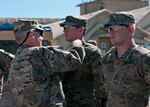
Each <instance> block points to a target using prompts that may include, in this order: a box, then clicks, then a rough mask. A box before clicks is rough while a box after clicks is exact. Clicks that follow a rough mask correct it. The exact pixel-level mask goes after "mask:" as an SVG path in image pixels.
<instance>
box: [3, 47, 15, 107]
mask: <svg viewBox="0 0 150 107" xmlns="http://www.w3.org/2000/svg"><path fill="white" fill-rule="evenodd" d="M13 58H14V55H12V54H10V53H7V52H5V51H4V50H2V49H1V50H0V87H1V88H0V94H1V96H0V97H1V98H0V107H15V99H14V96H13V94H12V92H11V88H10V85H9V84H8V81H7V79H8V75H9V68H10V64H11V61H12V59H13Z"/></svg>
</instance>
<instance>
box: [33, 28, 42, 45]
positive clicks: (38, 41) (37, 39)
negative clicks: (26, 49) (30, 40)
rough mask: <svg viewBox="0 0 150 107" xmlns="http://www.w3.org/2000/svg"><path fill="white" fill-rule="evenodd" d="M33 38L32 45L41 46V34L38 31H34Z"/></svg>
mask: <svg viewBox="0 0 150 107" xmlns="http://www.w3.org/2000/svg"><path fill="white" fill-rule="evenodd" d="M34 37H35V38H34V45H35V46H42V40H43V32H42V31H39V30H36V31H34Z"/></svg>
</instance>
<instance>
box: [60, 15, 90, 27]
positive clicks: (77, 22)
mask: <svg viewBox="0 0 150 107" xmlns="http://www.w3.org/2000/svg"><path fill="white" fill-rule="evenodd" d="M64 25H70V26H79V27H80V26H84V27H86V26H87V20H86V19H85V18H84V17H81V16H78V17H76V16H67V17H66V18H65V21H64V22H63V23H60V26H61V27H63V26H64Z"/></svg>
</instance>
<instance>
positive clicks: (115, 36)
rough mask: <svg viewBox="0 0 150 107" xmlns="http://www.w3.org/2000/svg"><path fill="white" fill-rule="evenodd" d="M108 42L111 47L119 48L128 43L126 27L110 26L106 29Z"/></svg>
mask: <svg viewBox="0 0 150 107" xmlns="http://www.w3.org/2000/svg"><path fill="white" fill-rule="evenodd" d="M108 32H109V36H110V41H111V44H112V45H113V46H120V45H123V44H124V43H126V42H128V36H129V35H128V33H129V29H128V27H126V26H118V25H112V26H109V27H108Z"/></svg>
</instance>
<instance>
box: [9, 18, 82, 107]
mask: <svg viewBox="0 0 150 107" xmlns="http://www.w3.org/2000/svg"><path fill="white" fill-rule="evenodd" d="M14 25H15V28H14V34H15V38H16V42H17V44H18V45H20V48H19V49H18V50H17V52H16V56H15V58H14V60H13V61H12V64H11V68H10V77H9V80H10V83H11V85H12V92H13V93H14V94H15V96H16V102H17V106H18V107H65V105H64V103H65V98H64V94H63V90H62V84H61V81H60V77H59V73H60V72H65V71H70V70H72V69H75V68H77V67H78V66H79V65H80V64H81V61H82V59H83V58H84V50H83V48H82V42H81V41H80V40H75V41H73V42H72V44H73V47H72V48H71V49H70V50H69V51H65V50H60V49H57V48H54V47H44V46H42V39H43V33H44V31H45V29H44V28H43V27H42V25H40V24H38V22H37V21H35V20H25V19H22V20H19V21H18V22H15V23H14Z"/></svg>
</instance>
